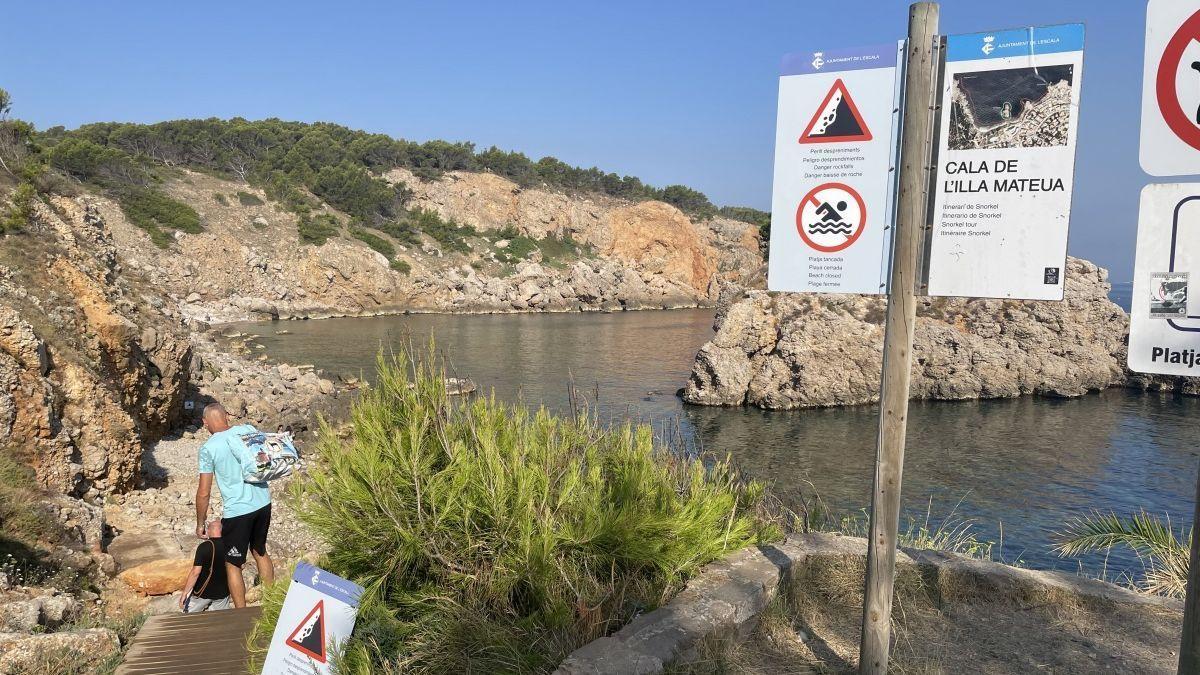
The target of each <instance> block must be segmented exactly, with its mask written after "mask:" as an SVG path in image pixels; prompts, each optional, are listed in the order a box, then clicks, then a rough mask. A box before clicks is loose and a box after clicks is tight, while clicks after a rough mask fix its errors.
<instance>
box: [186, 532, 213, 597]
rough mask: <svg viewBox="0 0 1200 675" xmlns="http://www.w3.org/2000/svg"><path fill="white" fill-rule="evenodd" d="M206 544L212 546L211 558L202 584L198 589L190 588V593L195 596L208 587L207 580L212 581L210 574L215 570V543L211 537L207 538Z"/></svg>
mask: <svg viewBox="0 0 1200 675" xmlns="http://www.w3.org/2000/svg"><path fill="white" fill-rule="evenodd" d="M201 543H203V542H201ZM208 545H209V546H212V559H211V560H210V561H209V563H208V578H207V579H205V580H204V584H203V585H201V586H200V590H198V591H197V590H194V589H193V590H192V595H195V596H197V597H198V596H199V595H200V594H201V593H203V592H204V589H206V588H208V582H210V581H212V576H213V574H215V573H216V571H217V544H216V542H214V541H213V540H212V539H209V540H208Z"/></svg>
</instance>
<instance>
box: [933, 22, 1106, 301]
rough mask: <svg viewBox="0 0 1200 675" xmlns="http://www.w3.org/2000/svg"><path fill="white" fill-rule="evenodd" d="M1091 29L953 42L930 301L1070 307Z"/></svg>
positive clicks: (946, 77) (945, 88)
mask: <svg viewBox="0 0 1200 675" xmlns="http://www.w3.org/2000/svg"><path fill="white" fill-rule="evenodd" d="M1082 70H1083V24H1067V25H1062V26H1046V27H1040V28H1023V29H1019V30H1008V31H998V32H994V33H975V34H971V35H951V36H949V37H947V38H946V66H945V70H944V71H943V80H942V92H941V97H942V115H941V124H940V125H939V128H938V140H937V144H938V145H937V148H938V150H937V176H936V179H935V181H936V185H935V195H934V211H933V229H932V231H931V232H930V240H929V242H928V246H929V258H928V266H927V269H928V293H929V295H951V296H965V297H987V298H1022V299H1028V300H1061V299H1062V297H1063V270H1064V266H1065V263H1066V257H1067V226H1068V224H1069V222H1070V215H1071V189H1072V187H1073V186H1074V182H1075V181H1074V173H1075V135H1076V132H1077V131H1078V127H1079V84H1080V79H1081V75H1082Z"/></svg>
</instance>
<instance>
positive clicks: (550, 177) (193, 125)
mask: <svg viewBox="0 0 1200 675" xmlns="http://www.w3.org/2000/svg"><path fill="white" fill-rule="evenodd" d="M41 137H42V139H43V141H44V142H45V143H47V144H54V143H57V142H66V141H70V142H71V143H73V144H76V145H81V144H85V143H86V144H88V147H89V149H91V148H98V149H100V150H101V151H108V154H107V155H106V156H105V158H104V163H105V164H108V165H111V168H113V169H116V170H124V166H123V165H124V164H125V158H145V159H147V160H149V161H152V162H155V163H158V164H162V165H166V166H190V167H193V168H196V169H201V170H204V171H209V172H215V173H218V174H222V175H227V176H232V177H236V178H238V179H241V180H246V181H250V182H252V183H256V184H259V185H263V186H267V187H269V188H270V189H269V190H268V191H269V192H270V193H271V194H272V197H274V198H276V199H280V200H281V201H284V202H288V203H291V204H292V205H293V206H299V205H301V204H303V203H304V202H305V199H304V196H303V194H302V191H308V192H310V193H311V194H314V195H317V196H319V197H321V198H322V199H325V200H326V201H328V202H329V203H330V204H331V205H333V206H335V207H337V208H338V209H340V210H343V211H345V212H346V213H349V214H351V215H355V216H359V217H363V218H365V219H368V220H369V219H371V218H373V217H384V218H386V217H388V216H389V215H392V212H393V211H394V208H395V205H396V201H397V199H396V198H397V197H399V198H400V199H399V201H400V202H403V201H404V199H403V197H404V195H402V194H399V195H398V194H397V193H396V191H395V189H394V188H392V187H391V186H389V185H388V184H387V183H386V182H384V181H382V180H379V179H377V178H374V177H373V174H378V173H381V172H383V171H386V170H388V169H391V168H394V167H403V168H407V169H410V170H412V171H413V172H415V173H416V174H417V175H418V176H420V177H422V178H425V179H432V178H437V177H439V176H440V175H441V174H442V173H443V172H445V171H456V170H461V171H490V172H492V173H495V174H498V175H500V176H504V177H506V178H509V179H510V180H513V181H514V182H516V183H518V184H519V185H521V186H523V187H532V186H541V185H545V186H549V187H552V188H558V189H563V190H568V191H580V192H599V193H603V194H608V195H612V196H614V197H620V198H624V199H630V200H634V201H641V200H647V199H657V200H661V201H665V202H667V203H668V204H673V205H675V206H677V207H678V208H680V209H682V210H684V211H687V212H688V213H691V214H693V215H696V216H700V217H707V216H711V215H713V214H714V213H715V212H716V208H715V207H714V206H713V204H712V202H711V201H709V199H708V197H706V196H705V195H704V194H703V193H701V192H699V191H697V190H693V189H691V188H689V187H686V186H683V185H668V186H667V187H664V188H656V187H652V186H649V185H646V184H645V183H643V182H642V181H641V180H640V179H638V178H636V177H633V176H618V175H617V174H615V173H606V172H604V171H601V170H600V169H598V168H595V167H592V168H589V169H584V168H580V167H574V166H570V165H569V164H566V163H565V162H562V161H561V160H558V159H556V158H554V157H543V158H542V159H539V160H537V161H533V160H531V159H529V158H528V157H526V156H525V155H524V154H522V153H519V152H505V151H503V150H500V149H499V148H496V147H491V148H488V149H487V150H483V151H476V149H475V145H474V144H473V143H450V142H447V141H441V140H434V141H428V142H426V143H415V142H412V141H405V140H400V139H394V138H391V137H389V136H386V135H383V134H370V133H367V132H365V131H355V130H352V129H348V128H346V127H343V126H340V125H337V124H329V123H323V122H319V123H314V124H308V123H303V122H285V121H283V120H279V119H267V120H258V121H249V120H245V119H241V118H234V119H230V120H220V119H215V118H210V119H204V120H175V121H171V122H160V123H157V124H148V125H147V124H131V123H118V122H106V123H98V124H88V125H85V126H82V127H80V128H78V129H75V130H72V131H67V130H65V129H63V128H62V127H55V128H52V129H49V130H47V131H46V132H45V133H44V134H42V135H41ZM113 151H115V152H113ZM118 153H119V154H118Z"/></svg>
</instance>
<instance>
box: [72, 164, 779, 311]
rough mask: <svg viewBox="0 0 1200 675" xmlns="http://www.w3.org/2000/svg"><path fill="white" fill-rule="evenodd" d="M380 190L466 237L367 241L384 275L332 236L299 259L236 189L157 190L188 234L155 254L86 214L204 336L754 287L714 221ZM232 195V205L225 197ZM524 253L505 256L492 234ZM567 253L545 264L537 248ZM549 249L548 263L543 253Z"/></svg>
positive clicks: (487, 181) (391, 175) (477, 178)
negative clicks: (389, 250) (178, 208)
mask: <svg viewBox="0 0 1200 675" xmlns="http://www.w3.org/2000/svg"><path fill="white" fill-rule="evenodd" d="M385 178H386V179H387V180H389V181H392V182H393V183H403V184H404V185H405V186H407V187H408V188H409V189H410V190H411V191H412V193H413V197H412V199H411V200H410V202H409V205H408V206H409V208H411V209H414V210H417V209H428V210H431V211H433V212H435V213H437V214H438V215H440V216H441V217H442V218H445V219H447V220H453V221H454V222H455V223H458V224H462V225H466V226H469V227H470V228H473V229H474V231H475V233H474V234H467V235H465V236H463V238H462V246H459V247H453V248H452V247H449V246H446V245H445V243H444V242H439V241H437V240H436V239H434V238H432V237H430V236H428V235H424V234H422V235H420V236H419V239H420V241H419V242H417V243H414V242H412V241H408V242H405V241H400V240H398V239H394V238H392V237H391V236H390V235H388V234H386V233H383V232H380V231H377V230H372V231H370V235H373V236H374V237H377V238H379V239H383V240H385V241H386V242H387V244H388V245H390V246H391V247H393V248H394V249H395V251H396V255H395V260H396V262H397V263H400V264H399V265H397V264H396V263H394V262H393V261H391V260H389V259H388V258H387V257H385V256H384V255H382V254H380V253H378V252H376V251H375V250H372V248H371V247H370V246H368V245H367V244H366V243H364V242H363V241H360V240H359V239H356V238H355V237H354V236H353V235H352V234H351V232H352V230H353V228H352V227H351V226H350V225H349V221H350V219H349V218H348V217H347V216H345V215H344V214H340V213H338V212H336V211H334V210H333V209H328V208H326V209H325V213H326V214H328V215H330V216H332V217H333V218H334V219H335V220H336V221H337V222H338V223H340V224H341V226H342V227H343V229H342V230H341V231H340V232H339V233H337V234H335V235H334V236H331V237H330V238H329V239H328V240H327V241H325V242H324V243H323V244H320V245H313V244H306V243H304V242H303V241H302V240H301V239H300V236H299V233H298V217H297V216H296V215H295V214H293V213H291V212H288V211H286V210H284V209H282V208H280V207H279V206H278V205H276V204H273V203H272V202H270V201H269V200H268V199H267V197H266V195H265V194H264V193H263V192H261V191H259V190H256V189H254V188H251V187H250V186H248V185H246V184H245V183H236V182H230V181H226V180H222V179H218V178H214V177H212V176H208V175H204V174H200V173H195V172H180V173H179V177H178V178H177V179H174V180H172V181H169V182H168V183H167V184H166V185H164V186H163V187H164V189H165V190H166V192H167V193H168V194H170V196H171V197H173V198H175V199H177V200H179V201H182V202H184V203H186V204H188V205H189V206H191V207H192V208H194V209H195V210H196V211H197V212H198V213H199V215H200V220H201V223H202V225H203V231H202V232H199V233H195V234H186V233H182V232H179V233H176V235H175V241H174V242H173V243H172V245H171V246H170V247H167V248H161V247H159V246H156V245H155V244H154V243H153V242H151V240H150V238H149V236H148V235H147V234H146V233H145V232H144V231H142V230H140V229H138V228H137V227H135V226H134V225H133V224H131V223H130V222H129V221H128V219H127V218H126V217H125V214H124V213H123V212H122V211H121V208H120V207H119V206H118V205H117V204H116V203H114V202H112V201H110V200H107V199H104V198H102V197H96V199H95V201H96V204H97V208H98V209H99V211H100V213H101V214H102V215H103V217H104V219H105V220H106V221H107V222H108V223H109V225H110V227H111V228H112V232H113V236H114V238H115V240H116V242H117V244H118V246H119V247H120V249H121V251H122V252H123V259H124V260H125V261H126V265H127V267H128V268H130V269H131V270H135V271H138V272H140V273H141V274H143V275H144V276H146V277H147V278H148V279H149V280H151V282H152V283H153V284H155V285H156V286H157V287H159V288H161V289H162V290H163V291H164V293H165V294H166V296H168V298H169V299H170V301H171V302H173V303H177V304H178V305H179V306H180V307H181V310H182V311H183V313H184V315H185V316H187V317H189V318H192V319H196V320H200V321H205V322H210V323H215V322H224V321H236V320H245V319H260V318H312V317H324V316H345V315H369V314H380V313H389V312H402V311H433V312H514V311H574V310H614V309H649V308H664V307H693V306H697V305H706V304H711V303H712V302H713V301H714V300H715V299H716V296H715V288H716V286H715V282H716V280H718V279H720V280H728V281H733V282H737V283H740V284H743V285H751V286H752V285H755V284H757V283H761V279H762V267H763V260H762V257H761V254H760V253H759V242H758V232H757V229H756V228H755V227H753V226H752V225H749V224H747V223H742V222H740V221H735V220H730V219H727V218H713V219H709V220H706V221H694V220H692V219H690V218H689V217H688V216H686V215H685V214H684V213H683V212H681V211H679V210H678V209H676V208H674V207H672V206H670V205H667V204H664V203H661V202H643V203H632V202H625V201H622V200H618V199H614V198H610V197H605V196H585V195H567V194H564V193H561V192H553V191H549V190H545V191H543V190H535V189H521V188H520V187H518V186H517V185H516V184H515V183H513V182H511V181H508V180H506V179H504V178H501V177H498V176H494V175H491V174H482V173H467V172H449V173H447V174H445V175H444V176H442V177H441V178H440V179H438V180H432V181H423V180H421V179H419V178H417V177H416V176H414V175H413V174H412V173H410V172H408V171H406V170H403V169H395V170H393V171H390V172H388V173H387V174H386V175H385ZM235 195H236V196H235ZM501 231H503V232H506V233H515V234H516V235H518V236H522V237H525V238H526V242H527V243H528V244H530V247H531V248H532V250H524V251H514V250H513V249H512V248H506V247H508V246H509V241H508V240H506V239H502V238H500V237H499V235H498V233H499V232H501ZM563 241H568V242H571V246H570V247H567V248H566V249H565V250H564V252H562V254H561V255H557V256H556V257H553V258H550V257H549V256H548V255H544V254H543V251H542V249H543V248H546V249H547V250H548V246H545V247H544V246H542V244H543V243H544V244H551V243H553V244H556V245H558V244H561V242H563ZM559 248H563V247H562V246H559Z"/></svg>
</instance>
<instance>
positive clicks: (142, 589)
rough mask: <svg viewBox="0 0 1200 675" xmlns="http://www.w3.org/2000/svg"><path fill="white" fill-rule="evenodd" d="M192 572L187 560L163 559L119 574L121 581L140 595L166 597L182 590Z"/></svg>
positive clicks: (189, 562) (190, 564) (190, 562)
mask: <svg viewBox="0 0 1200 675" xmlns="http://www.w3.org/2000/svg"><path fill="white" fill-rule="evenodd" d="M191 571H192V561H191V560H189V559H188V558H174V559H172V558H164V559H162V560H155V561H154V562H148V563H144V564H141V565H138V566H137V567H133V568H130V569H127V570H125V571H124V572H121V574H120V575H119V576H120V577H121V581H124V582H125V583H127V584H129V587H130V588H132V589H133V590H135V591H137V592H138V593H141V594H142V595H166V594H168V593H174V592H175V591H178V590H180V589H182V588H183V584H184V582H186V581H187V575H188V573H189V572H191Z"/></svg>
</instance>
